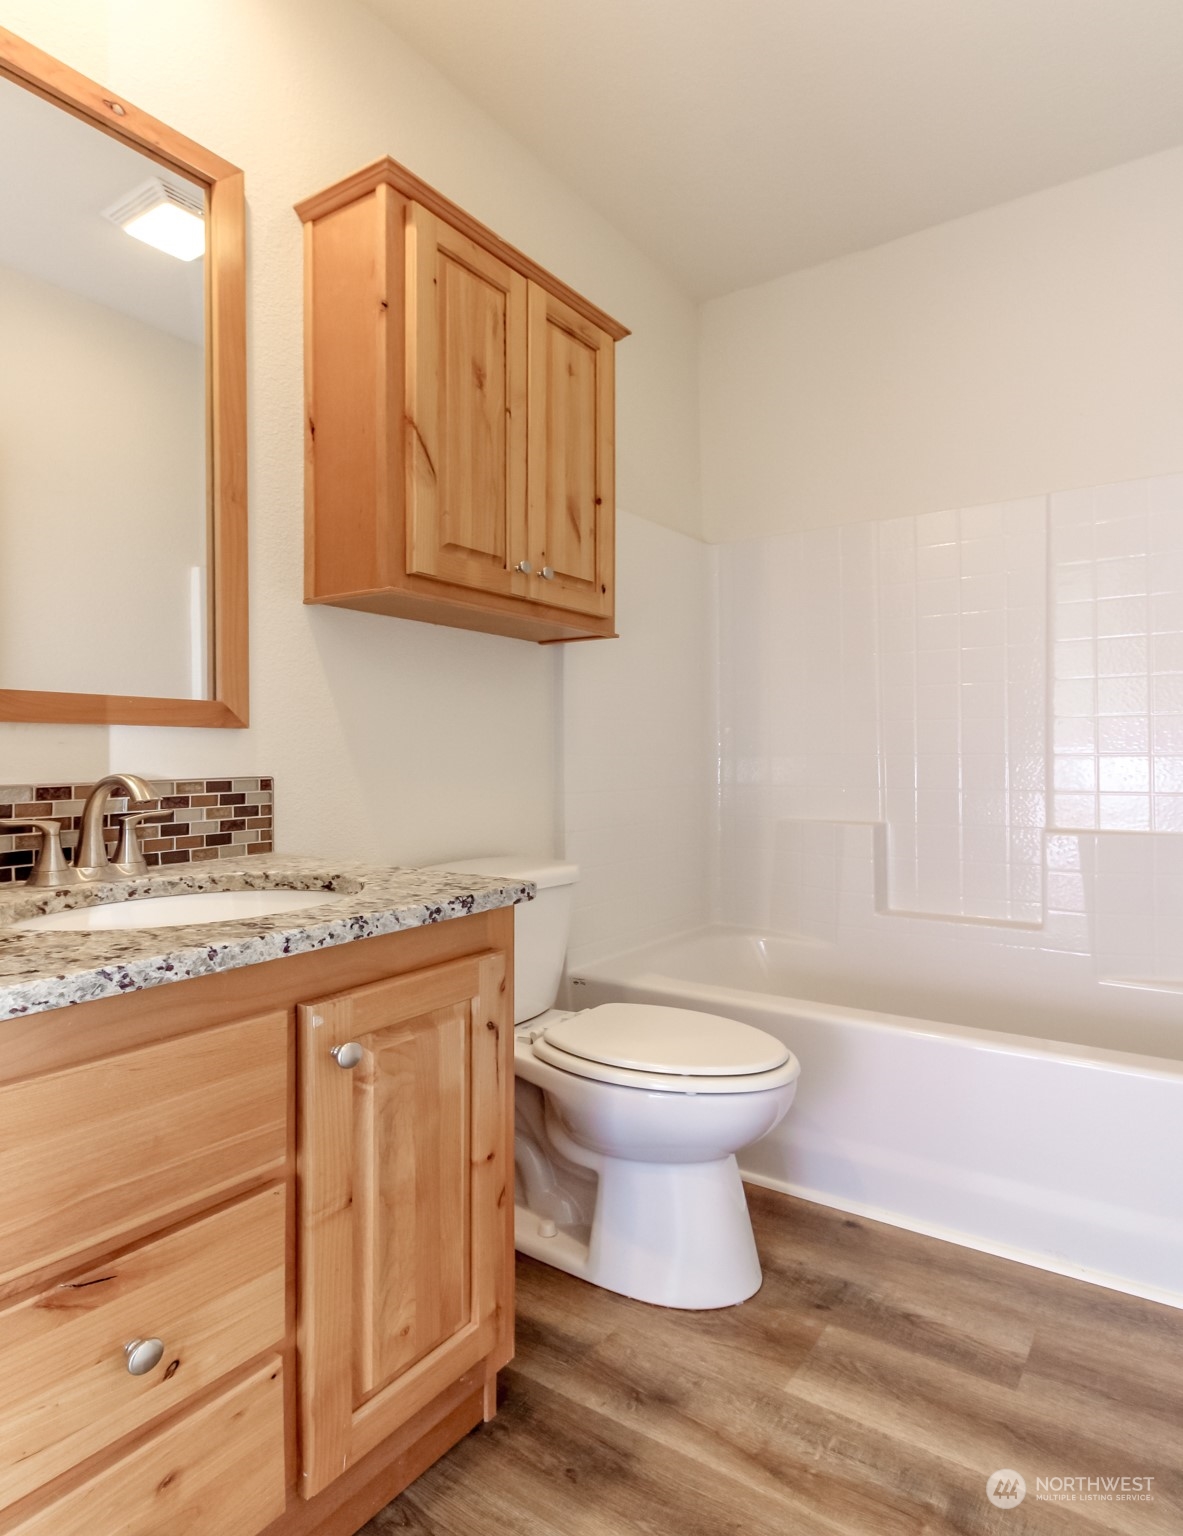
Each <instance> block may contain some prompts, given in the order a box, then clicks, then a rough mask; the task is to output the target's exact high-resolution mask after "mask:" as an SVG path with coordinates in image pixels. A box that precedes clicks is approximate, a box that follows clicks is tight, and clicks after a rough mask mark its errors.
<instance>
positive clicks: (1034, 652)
mask: <svg viewBox="0 0 1183 1536" xmlns="http://www.w3.org/2000/svg"><path fill="white" fill-rule="evenodd" d="M1045 511H1046V508H1045V503H1044V501H1043V500H1042V499H1039V500H1032V501H1019V502H1014V503H1010V504H1008V505H1005V506H995V507H973V508H967V509H964V510H961V511H956V512H942V513H936V514H933V515H930V516H925V517H915V518H898V519H894V520H892V521H891V522H886V523H883V524H881V525H880V526H879V527H878V528H877V530H876V532H877V535H878V537H877V540H876V543H877V560H876V577H877V580H876V590H877V599H878V608H879V630H878V636H877V640H878V650H879V679H880V687H879V711H880V740H881V771H882V775H883V785H884V797H883V815H884V818H885V820H886V821H887V825H888V828H889V851H888V879H889V886H890V900H891V905H892V907H893V908H898V909H901V910H907V911H917V912H946V913H951V914H959V915H962V916H968V917H991V918H1001V919H1005V920H1008V921H1013V922H1038V921H1039V918H1040V916H1041V913H1042V905H1043V878H1042V867H1041V865H1042V857H1041V846H1040V844H1041V835H1040V834H1041V831H1042V828H1043V826H1044V824H1045V819H1046V806H1045V788H1046V784H1045V781H1046V737H1047V729H1046V721H1047V716H1046V641H1045V624H1044V604H1043V596H1044V591H1045V583H1046V531H1045V521H1044V519H1045Z"/></svg>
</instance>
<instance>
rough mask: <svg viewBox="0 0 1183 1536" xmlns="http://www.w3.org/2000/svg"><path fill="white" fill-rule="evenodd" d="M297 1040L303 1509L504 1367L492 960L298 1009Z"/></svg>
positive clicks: (505, 1155)
mask: <svg viewBox="0 0 1183 1536" xmlns="http://www.w3.org/2000/svg"><path fill="white" fill-rule="evenodd" d="M298 1027H299V1071H300V1130H299V1137H300V1142H299V1191H300V1193H299V1202H300V1245H299V1246H300V1299H299V1348H300V1418H301V1436H300V1442H301V1491H302V1493H303V1494H304V1496H305V1497H306V1498H310V1497H312V1496H313V1495H314V1494H316V1493H318V1492H320V1490H321V1489H322V1488H324V1487H325V1486H326V1485H327V1484H328V1483H330V1482H331V1481H332V1480H333V1478H335V1477H337V1476H338V1474H339V1473H341V1472H343V1471H344V1470H345V1468H346V1467H348V1466H350V1465H352V1464H353V1463H354V1462H356V1461H357V1460H358V1459H359V1458H360V1457H362V1456H364V1455H365V1454H366V1452H367V1451H369V1450H372V1449H373V1447H374V1446H375V1445H377V1444H378V1443H379V1442H380V1441H381V1440H383V1439H385V1438H386V1436H387V1435H389V1434H391V1433H393V1432H394V1431H395V1430H396V1429H397V1428H398V1427H399V1426H400V1425H401V1424H403V1423H405V1421H406V1420H407V1419H408V1418H410V1417H411V1415H412V1414H414V1413H416V1412H417V1411H418V1410H419V1409H420V1408H422V1407H423V1406H424V1405H425V1404H426V1403H428V1402H430V1401H431V1399H432V1398H433V1397H435V1396H436V1395H437V1394H438V1393H439V1392H440V1391H442V1390H443V1389H444V1388H445V1387H447V1386H449V1385H450V1384H451V1383H452V1382H453V1381H455V1380H457V1379H458V1378H459V1377H460V1376H462V1375H463V1374H464V1372H465V1371H467V1370H469V1369H471V1368H472V1367H473V1366H474V1365H476V1364H477V1363H478V1362H480V1361H481V1360H484V1359H487V1358H488V1357H490V1356H493V1357H494V1359H493V1364H494V1365H499V1364H503V1363H504V1362H505V1360H506V1359H508V1357H509V1352H510V1349H511V1348H512V1343H511V1340H512V1315H513V1298H512V1285H513V1270H512V1261H513V1225H512V1223H513V1054H512V1053H513V1039H512V1036H513V1030H512V1024H511V1021H510V1012H509V1000H508V991H507V962H506V956H505V955H504V954H503V953H501V952H499V951H489V952H487V953H483V954H480V955H475V956H471V957H467V958H465V959H461V960H453V961H449V962H448V963H447V964H444V965H437V966H432V967H430V968H428V969H425V970H421V971H413V972H411V973H409V974H408V975H405V976H398V977H393V978H391V979H390V980H388V981H382V982H377V983H375V984H374V985H372V986H367V987H359V988H357V989H355V990H353V991H351V992H343V993H340V994H339V995H338V996H336V997H328V998H324V999H322V1000H321V1001H320V1002H317V1003H311V1004H308V1005H306V1006H303V1007H301V1008H300V1009H299V1010H298ZM351 1043H352V1044H355V1045H357V1046H360V1047H361V1059H360V1061H358V1062H357V1064H356V1065H354V1066H353V1067H351V1068H350V1067H346V1066H343V1065H339V1064H338V1061H337V1059H336V1058H335V1057H334V1056H333V1054H332V1053H333V1050H334V1048H336V1047H339V1046H345V1045H347V1044H351ZM355 1054H356V1053H355ZM349 1059H350V1058H349V1055H348V1053H342V1060H343V1061H348V1060H349Z"/></svg>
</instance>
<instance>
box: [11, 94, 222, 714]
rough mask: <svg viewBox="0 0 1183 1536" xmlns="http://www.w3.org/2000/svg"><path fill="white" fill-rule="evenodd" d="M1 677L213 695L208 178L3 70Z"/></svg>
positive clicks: (50, 684)
mask: <svg viewBox="0 0 1183 1536" xmlns="http://www.w3.org/2000/svg"><path fill="white" fill-rule="evenodd" d="M0 207H2V208H3V210H4V211H3V216H2V217H0V688H13V689H43V690H49V691H54V692H77V693H103V694H112V693H118V694H132V695H141V696H152V697H156V698H175V699H181V698H196V699H205V698H209V697H211V688H210V677H209V670H210V669H209V656H210V650H211V643H210V622H209V607H210V600H209V581H208V579H207V568H208V554H207V552H208V546H209V516H210V514H209V489H208V484H209V476H208V471H207V459H208V454H207V386H206V361H205V350H206V347H205V281H204V270H203V269H204V267H205V261H204V259H203V252H204V246H205V225H206V218H205V207H206V193H205V188H204V186H203V185H201V184H200V183H198V182H195V181H190V180H187V179H186V178H184V177H182V176H181V175H180V174H179V173H178V172H176V171H174V170H172V169H166V168H165V167H163V166H162V165H159V164H158V163H157V162H156V161H155V160H153V159H151V158H149V157H148V156H146V155H143V154H141V153H140V152H139V151H138V150H136V149H134V148H133V147H132V146H131V145H129V144H125V143H123V142H121V141H120V140H118V139H115V138H112V137H111V136H110V135H108V134H106V133H104V132H102V131H101V130H99V129H98V128H96V127H95V126H94V125H93V124H91V123H89V122H86V121H84V120H82V119H81V118H79V117H76V116H74V115H73V114H72V113H70V112H68V111H63V110H62V108H61V107H60V106H58V105H56V104H51V103H50V102H48V101H46V100H43V99H42V98H41V97H40V96H37V95H35V94H34V93H33V92H32V91H29V90H26V89H24V88H23V87H22V86H20V85H17V84H16V83H14V82H13V81H10V80H8V79H5V78H3V77H2V76H0Z"/></svg>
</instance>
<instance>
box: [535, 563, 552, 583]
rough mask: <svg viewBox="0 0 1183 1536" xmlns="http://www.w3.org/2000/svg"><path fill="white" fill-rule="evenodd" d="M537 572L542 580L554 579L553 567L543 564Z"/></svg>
mask: <svg viewBox="0 0 1183 1536" xmlns="http://www.w3.org/2000/svg"><path fill="white" fill-rule="evenodd" d="M538 574H539V575H540V576H541V577H542V579H543V581H553V580H554V579H555V573H554V568H553V567H552V566H549V565H544V566H543V567H542V569H541V570H540V571H539V572H538Z"/></svg>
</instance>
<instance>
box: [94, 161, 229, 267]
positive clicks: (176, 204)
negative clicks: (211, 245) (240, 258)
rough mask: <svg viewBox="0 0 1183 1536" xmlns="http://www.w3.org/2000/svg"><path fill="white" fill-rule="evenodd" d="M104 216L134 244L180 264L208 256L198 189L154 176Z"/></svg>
mask: <svg viewBox="0 0 1183 1536" xmlns="http://www.w3.org/2000/svg"><path fill="white" fill-rule="evenodd" d="M104 212H105V215H106V217H107V218H109V219H110V220H111V221H112V223H114V224H118V225H119V227H120V228H121V229H122V230H124V231H125V232H126V233H127V234H129V235H131V237H132V238H133V240H142V241H143V242H144V244H145V245H151V246H155V248H156V249H157V250H158V251H164V252H166V254H167V255H169V256H175V257H176V258H177V260H178V261H196V259H197V258H198V257H199V256H202V255H204V254H205V209H204V207H203V204H202V200H201V197H200V195H199V194H197V192H196V189H193V188H189V187H179V186H176V185H175V184H174V183H172V182H167V181H164V180H162V179H161V178H160V177H156V176H153V177H152V178H151V179H150V180H148V181H145V182H142V183H141V184H140V185H139V186H138V187H136V188H135V189H134V191H132V192H129V193H128V195H127V196H126V197H123V198H120V200H119V201H118V202H117V203H115V204H113V205H112V206H111V207H110V208H107V209H105V210H104Z"/></svg>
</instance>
